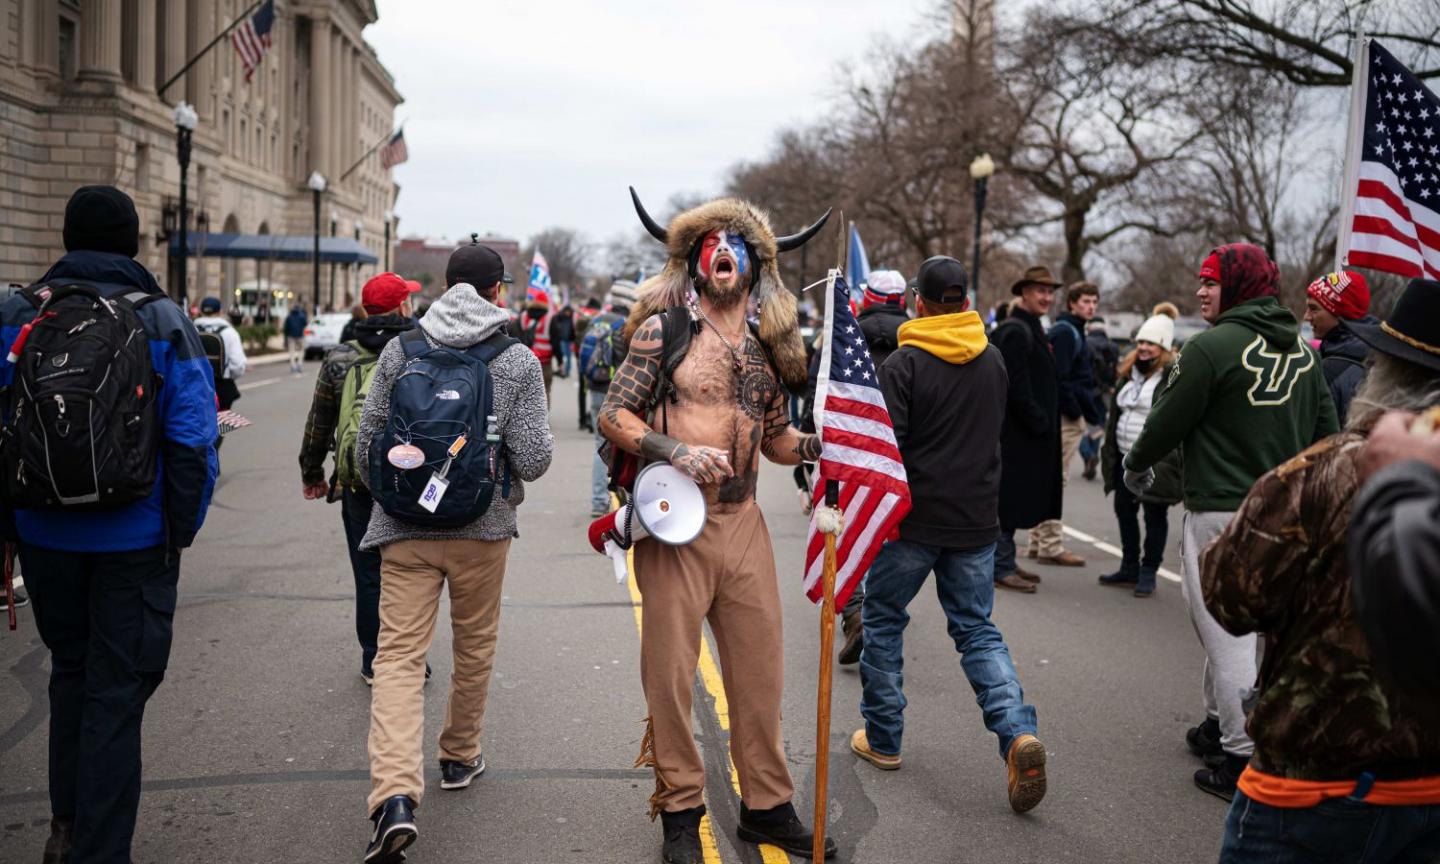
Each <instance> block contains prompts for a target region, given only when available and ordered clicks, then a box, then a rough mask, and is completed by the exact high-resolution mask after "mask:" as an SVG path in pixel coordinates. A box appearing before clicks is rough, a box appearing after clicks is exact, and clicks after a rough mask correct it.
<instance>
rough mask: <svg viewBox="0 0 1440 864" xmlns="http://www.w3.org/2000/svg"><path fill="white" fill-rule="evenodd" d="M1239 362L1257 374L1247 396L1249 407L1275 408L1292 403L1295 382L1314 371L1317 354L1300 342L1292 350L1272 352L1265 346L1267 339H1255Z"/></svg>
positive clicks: (1259, 337) (1246, 348) (1260, 337)
mask: <svg viewBox="0 0 1440 864" xmlns="http://www.w3.org/2000/svg"><path fill="white" fill-rule="evenodd" d="M1240 363H1241V365H1242V366H1244V367H1245V368H1246V369H1248V370H1250V371H1251V372H1254V373H1255V384H1254V385H1253V386H1251V388H1250V391H1249V392H1248V393H1246V394H1245V395H1246V396H1247V397H1248V398H1249V400H1250V404H1251V405H1255V406H1257V407H1259V406H1268V407H1274V406H1276V405H1284V404H1285V403H1286V402H1289V401H1290V396H1291V395H1292V394H1293V393H1294V391H1295V382H1297V381H1299V380H1300V376H1301V375H1304V374H1305V373H1306V372H1309V371H1310V370H1311V369H1313V368H1315V353H1314V352H1313V351H1311V350H1310V349H1308V348H1306V347H1305V346H1304V345H1302V344H1301V343H1300V342H1299V341H1298V340H1297V341H1296V342H1295V349H1294V350H1293V351H1288V352H1285V353H1281V352H1279V351H1270V350H1267V349H1266V347H1265V337H1264V336H1256V337H1255V341H1253V342H1251V343H1250V344H1249V345H1247V346H1245V351H1244V352H1243V353H1241V355H1240Z"/></svg>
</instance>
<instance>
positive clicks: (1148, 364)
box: [1135, 357, 1158, 375]
mask: <svg viewBox="0 0 1440 864" xmlns="http://www.w3.org/2000/svg"><path fill="white" fill-rule="evenodd" d="M1156 359H1158V358H1155V357H1151V358H1150V359H1148V360H1147V359H1145V358H1144V357H1136V358H1135V368H1136V369H1139V370H1140V374H1141V375H1149V374H1150V370H1151V369H1154V368H1155V361H1156Z"/></svg>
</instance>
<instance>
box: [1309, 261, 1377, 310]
mask: <svg viewBox="0 0 1440 864" xmlns="http://www.w3.org/2000/svg"><path fill="white" fill-rule="evenodd" d="M1305 294H1306V295H1307V296H1309V298H1310V299H1311V300H1314V301H1315V302H1316V303H1318V304H1320V308H1322V309H1324V310H1325V311H1326V312H1329V313H1330V314H1331V315H1334V316H1335V317H1336V318H1340V319H1342V320H1344V321H1358V320H1360V319H1361V318H1364V317H1365V316H1366V315H1368V314H1370V285H1369V283H1367V282H1366V281H1365V277H1364V276H1363V275H1361V274H1359V273H1356V272H1355V271H1354V270H1341V271H1340V272H1338V273H1326V274H1325V275H1324V276H1321V277H1320V278H1319V279H1316V280H1315V281H1314V282H1311V283H1310V287H1308V288H1306V289H1305Z"/></svg>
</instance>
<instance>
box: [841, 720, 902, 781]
mask: <svg viewBox="0 0 1440 864" xmlns="http://www.w3.org/2000/svg"><path fill="white" fill-rule="evenodd" d="M850 752H851V753H854V754H855V755H856V756H859V757H860V758H861V759H864V760H865V761H866V762H869V763H870V764H871V765H874V766H875V767H876V768H879V769H880V770H881V771H894V770H895V769H896V768H899V767H900V755H899V754H898V753H897V754H896V755H894V756H888V755H886V754H884V753H876V752H875V751H874V750H871V749H870V739H868V738H866V737H865V730H864V729H856V730H855V734H854V735H851V736H850Z"/></svg>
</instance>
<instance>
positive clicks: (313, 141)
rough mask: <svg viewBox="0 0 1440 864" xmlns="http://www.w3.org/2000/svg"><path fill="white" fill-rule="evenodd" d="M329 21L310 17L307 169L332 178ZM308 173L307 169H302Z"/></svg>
mask: <svg viewBox="0 0 1440 864" xmlns="http://www.w3.org/2000/svg"><path fill="white" fill-rule="evenodd" d="M332 73H333V68H332V66H331V63H330V22H329V21H326V20H323V19H319V18H314V19H311V21H310V130H309V131H310V170H311V171H319V172H320V173H321V174H323V175H325V179H326V180H327V181H329V182H331V183H334V182H335V178H334V177H333V176H332V174H333V171H334V169H333V167H332V166H333V164H334V160H332V159H331V157H330V79H331V76H332ZM305 173H306V174H307V176H308V173H309V172H305Z"/></svg>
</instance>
